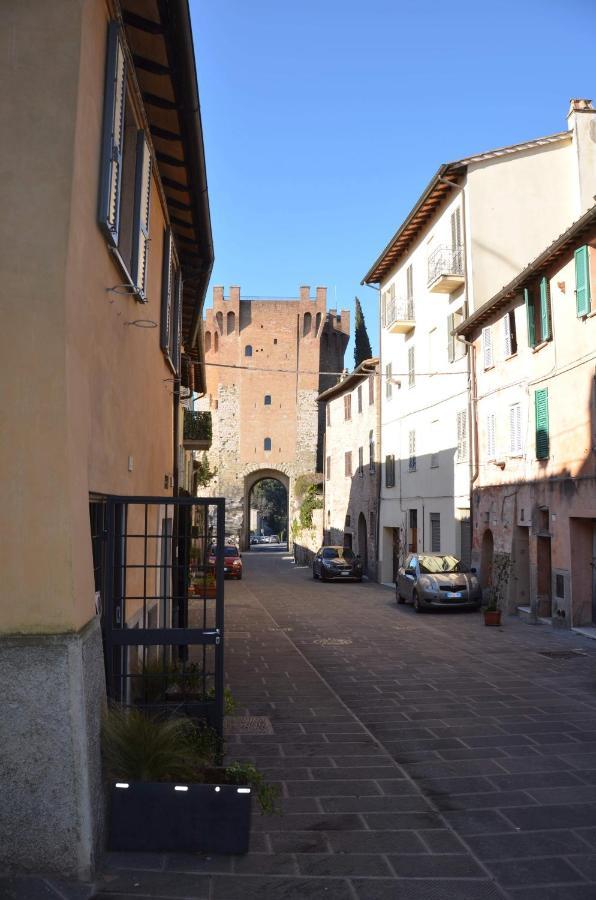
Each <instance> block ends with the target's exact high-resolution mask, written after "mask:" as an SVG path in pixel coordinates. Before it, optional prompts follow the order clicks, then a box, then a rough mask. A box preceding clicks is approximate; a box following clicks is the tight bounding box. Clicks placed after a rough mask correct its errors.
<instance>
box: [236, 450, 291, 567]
mask: <svg viewBox="0 0 596 900" xmlns="http://www.w3.org/2000/svg"><path fill="white" fill-rule="evenodd" d="M283 468H285V467H281V466H280V468H279V469H271V468H268V467H266V466H258V467H256V468H255V469H252V470H251V471H249V472H245V473H244V506H243V511H244V514H243V517H242V532H241V538H240V542H241V543H240V545H241V547H242V549H244V550H248V549H249V548H250V495H251V493H252V489H253V488H254V487H255V485H257V484H258V483H259V481H263V480H264V479H266V478H271V479H273V480H275V481H279V482H280V484H282V485H283V486H284V488H285V489H286V493H287V497H288V529H287V530H288V532H289V523H290V496H291V495H290V482H291V479H290V475H289V474H288V473H287V472H284V471H283ZM289 540H290V537H289V534H288V546H289Z"/></svg>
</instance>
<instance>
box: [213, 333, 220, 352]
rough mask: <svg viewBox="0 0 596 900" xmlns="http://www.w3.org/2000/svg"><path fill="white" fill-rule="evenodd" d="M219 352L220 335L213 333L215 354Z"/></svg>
mask: <svg viewBox="0 0 596 900" xmlns="http://www.w3.org/2000/svg"><path fill="white" fill-rule="evenodd" d="M218 350H219V335H218V333H217V331H215V332H214V333H213V352H214V353H217V351H218Z"/></svg>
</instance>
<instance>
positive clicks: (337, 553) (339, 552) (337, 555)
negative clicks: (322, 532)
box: [323, 547, 354, 559]
mask: <svg viewBox="0 0 596 900" xmlns="http://www.w3.org/2000/svg"><path fill="white" fill-rule="evenodd" d="M341 557H343V558H344V559H354V553H353V552H352V550H350V548H349V547H344V548H343V549H341V548H338V547H325V549H324V550H323V559H341Z"/></svg>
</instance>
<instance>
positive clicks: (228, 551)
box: [211, 547, 238, 556]
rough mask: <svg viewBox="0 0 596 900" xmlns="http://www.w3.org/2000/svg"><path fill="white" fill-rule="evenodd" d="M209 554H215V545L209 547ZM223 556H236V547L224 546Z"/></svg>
mask: <svg viewBox="0 0 596 900" xmlns="http://www.w3.org/2000/svg"><path fill="white" fill-rule="evenodd" d="M211 556H217V547H212V548H211ZM224 556H238V547H224Z"/></svg>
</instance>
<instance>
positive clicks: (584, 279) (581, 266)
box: [574, 247, 592, 316]
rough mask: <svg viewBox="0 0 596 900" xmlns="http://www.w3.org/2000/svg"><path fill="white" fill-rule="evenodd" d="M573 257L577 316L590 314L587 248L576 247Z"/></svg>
mask: <svg viewBox="0 0 596 900" xmlns="http://www.w3.org/2000/svg"><path fill="white" fill-rule="evenodd" d="M574 256H575V303H576V307H577V315H578V316H587V315H588V313H589V312H590V304H591V299H592V298H591V297H590V265H589V257H588V248H587V247H578V248H577V250H576V251H575V253H574Z"/></svg>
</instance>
